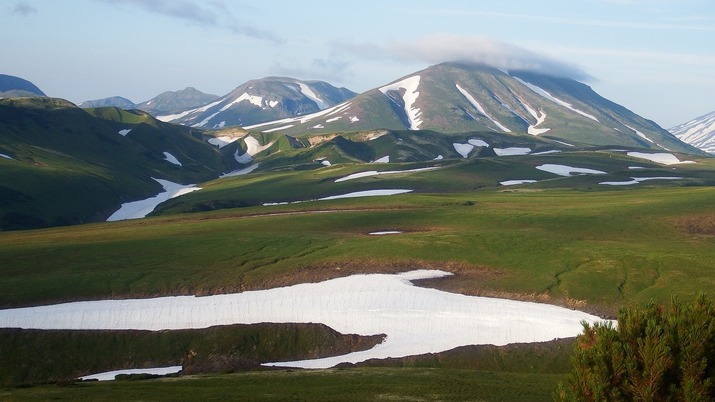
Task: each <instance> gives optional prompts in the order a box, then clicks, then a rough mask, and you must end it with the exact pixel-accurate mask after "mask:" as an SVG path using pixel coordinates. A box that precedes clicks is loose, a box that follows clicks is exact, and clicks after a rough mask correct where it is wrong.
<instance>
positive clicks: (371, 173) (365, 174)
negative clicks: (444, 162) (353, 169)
mask: <svg viewBox="0 0 715 402" xmlns="http://www.w3.org/2000/svg"><path fill="white" fill-rule="evenodd" d="M435 169H439V168H438V167H426V168H417V169H407V170H386V171H383V172H378V171H377V170H368V171H366V172H358V173H353V174H349V175H347V176H345V177H341V178H339V179H336V180H335V182H336V183H340V182H343V181H348V180H353V179H359V178H362V177H370V176H379V175H386V174H400V173H416V172H428V171H430V170H435Z"/></svg>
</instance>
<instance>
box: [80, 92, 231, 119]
mask: <svg viewBox="0 0 715 402" xmlns="http://www.w3.org/2000/svg"><path fill="white" fill-rule="evenodd" d="M217 98H218V95H211V94H205V93H203V92H201V91H199V90H198V89H196V88H192V87H188V88H185V89H182V90H180V91H166V92H162V93H161V94H159V95H157V96H155V97H153V98H151V99H149V100H148V101H144V102H141V103H134V102H132V101H130V100H129V99H127V98H123V97H121V96H112V97H109V98H102V99H96V100H89V101H85V102H82V103H80V104H79V107H81V108H83V109H86V108H96V107H118V108H121V109H125V110H131V109H138V110H143V111H145V112H149V113H151V114H152V115H154V116H158V115H161V114H168V113H176V112H181V111H183V110H187V109H192V108H196V107H199V106H203V105H206V104H208V103H210V102H212V101H214V100H215V99H217Z"/></svg>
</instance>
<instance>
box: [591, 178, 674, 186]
mask: <svg viewBox="0 0 715 402" xmlns="http://www.w3.org/2000/svg"><path fill="white" fill-rule="evenodd" d="M631 179H633V180H629V181H602V182H600V183H598V184H605V185H608V186H631V185H633V184H638V183H642V182H644V181H648V180H680V179H682V177H679V176H672V177H668V176H662V177H631Z"/></svg>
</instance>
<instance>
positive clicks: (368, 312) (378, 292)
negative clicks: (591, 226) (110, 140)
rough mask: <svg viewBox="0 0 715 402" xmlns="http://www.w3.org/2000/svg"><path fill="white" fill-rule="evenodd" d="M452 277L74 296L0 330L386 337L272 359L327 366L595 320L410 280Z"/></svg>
mask: <svg viewBox="0 0 715 402" xmlns="http://www.w3.org/2000/svg"><path fill="white" fill-rule="evenodd" d="M448 275H451V274H450V273H448V272H444V271H435V270H416V271H410V272H405V273H402V274H392V275H388V274H370V275H353V276H348V277H343V278H337V279H331V280H328V281H324V282H319V283H304V284H299V285H293V286H288V287H282V288H275V289H268V290H259V291H248V292H243V293H235V294H223V295H215V296H202V297H193V296H174V297H159V298H154V299H129V300H103V301H87V302H73V303H65V304H57V305H51V306H40V307H26V308H16V309H8V310H0V327H3V328H10V327H14V328H37V329H87V330H98V329H109V330H112V329H115V330H116V329H140V330H150V331H158V330H164V329H182V328H206V327H210V326H213V325H228V324H239V323H242V324H252V323H260V322H274V323H289V322H294V323H307V322H312V323H323V324H325V325H327V326H329V327H331V328H333V329H334V330H336V331H338V332H340V333H343V334H359V335H374V334H385V335H387V337H386V338H385V341H384V342H383V343H381V344H379V345H377V346H375V347H374V348H372V349H369V350H365V351H360V352H355V353H350V354H346V355H342V356H334V357H329V358H324V359H316V360H304V361H297V362H280V363H271V365H275V366H286V367H305V368H327V367H332V366H335V365H336V364H339V363H343V362H351V363H356V362H360V361H364V360H367V359H373V358H377V359H379V358H387V357H402V356H410V355H416V354H423V353H437V352H441V351H445V350H449V349H453V348H455V347H458V346H464V345H481V344H492V345H506V344H509V343H516V342H541V341H550V340H553V339H555V338H563V337H571V336H575V335H577V334H579V333H580V332H581V331H582V329H583V327H582V326H581V322H582V321H585V322H588V323H595V322H599V321H601V319H600V318H598V317H596V316H593V315H590V314H586V313H583V312H580V311H575V310H570V309H566V308H562V307H557V306H552V305H548V304H538V303H528V302H519V301H513V300H504V299H495V298H487V297H476V296H467V295H462V294H455V293H448V292H443V291H440V290H437V289H431V288H421V287H417V286H414V285H413V284H412V282H413V281H416V280H420V279H429V278H439V277H444V276H448Z"/></svg>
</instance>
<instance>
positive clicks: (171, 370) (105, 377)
mask: <svg viewBox="0 0 715 402" xmlns="http://www.w3.org/2000/svg"><path fill="white" fill-rule="evenodd" d="M181 370H183V367H182V366H169V367H154V368H140V369H125V370H114V371H107V372H104V373H97V374H91V375H86V376H84V377H80V380H84V381H87V380H97V381H113V380H114V378H115V377H116V376H118V375H120V374H153V375H167V374H175V373H178V372H179V371H181Z"/></svg>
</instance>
